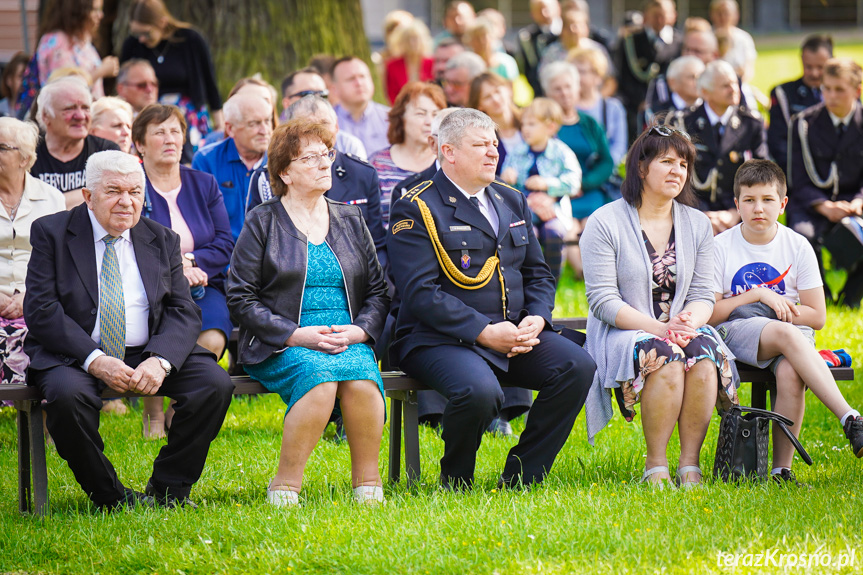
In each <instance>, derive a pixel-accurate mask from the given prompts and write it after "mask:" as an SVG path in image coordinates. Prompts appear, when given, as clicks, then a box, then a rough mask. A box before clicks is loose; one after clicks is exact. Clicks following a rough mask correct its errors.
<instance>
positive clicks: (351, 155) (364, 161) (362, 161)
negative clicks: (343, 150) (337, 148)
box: [344, 154, 374, 168]
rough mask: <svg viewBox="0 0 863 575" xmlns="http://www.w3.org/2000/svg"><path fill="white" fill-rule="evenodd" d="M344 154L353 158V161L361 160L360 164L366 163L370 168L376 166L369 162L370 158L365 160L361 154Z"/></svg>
mask: <svg viewBox="0 0 863 575" xmlns="http://www.w3.org/2000/svg"><path fill="white" fill-rule="evenodd" d="M344 155H345V156H347V157H349V158H350V159H352V160H353V161H355V162H359V163H360V164H365V165H366V166H368V167H370V168H374V166H373V165H371V164H370V163H369V162H368V160H364V159H362V158H360V157H359V156H355V155H353V154H344Z"/></svg>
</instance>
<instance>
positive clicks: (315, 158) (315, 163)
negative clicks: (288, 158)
mask: <svg viewBox="0 0 863 575" xmlns="http://www.w3.org/2000/svg"><path fill="white" fill-rule="evenodd" d="M324 158H327V159H328V160H329V161H330V163H331V164H332V163H333V160H335V159H336V151H335V150H333V149H332V148H330V149H329V150H327V151H326V152H324V153H322V154H309V155H308V156H303V157H302V158H296V159H294V160H292V161H294V162H303V163H304V164H306V165H307V166H308V167H310V168H317V167H319V166H320V165H321V160H323V159H324Z"/></svg>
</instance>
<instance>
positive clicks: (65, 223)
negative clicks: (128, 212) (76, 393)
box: [24, 204, 212, 370]
mask: <svg viewBox="0 0 863 575" xmlns="http://www.w3.org/2000/svg"><path fill="white" fill-rule="evenodd" d="M87 210H88V208H87V205H86V204H81V205H80V206H78V207H76V208H74V209H72V210H71V211H68V212H59V213H56V214H51V215H50V216H45V217H42V218H39V219H38V220H36V221H35V222H33V227H32V228H31V232H30V241H31V243H32V244H33V253H32V255H31V256H30V265H29V266H28V268H27V293H26V295H25V296H24V317H25V319H26V321H27V327H28V329H29V334H28V336H27V339H26V340H25V342H24V351H25V352H26V353H27V355H28V356H30V367H31V369H49V368H52V367H56V366H60V365H69V366H71V365H76V364H77V365H83V364H84V361H85V360H86V359H87V357H88V356H89V355H90V354H91V353H92V352H93V351H94V350H96V349H97V348H98V346H97V345H96V342H94V341H93V340H92V339H91V338H90V334H91V333H92V331H93V329H94V328H95V327H96V313H97V311H98V306H99V271H98V270H97V269H96V248H95V244H94V242H93V226H92V225H91V224H90V218H89V216H88V215H87ZM130 235H131V239H132V245H133V246H134V250H135V258H136V259H137V261H138V269H139V270H140V273H141V280H142V281H143V283H144V290H145V291H146V292H147V301H148V303H149V304H150V313H149V316H148V318H147V325H148V333H149V335H150V340H149V341H148V342H147V344H146V346H145V347H144V355H145V356H146V355H148V354H156V355H160V356H162V357H164V358H165V359H167V360H168V361H170V362H171V365H173V366H174V367H175V368H176V369H178V370H180V369H182V366H183V363H184V362H185V361H186V358H187V357H188V356H189V354H190V353H193V352H194V353H207V354H209V353H210V352H208V351H207V350H205V349H204V348H202V347H199V346H197V345H196V343H195V342H196V340H197V338H198V334H200V333H201V310H200V309H199V308H198V306H197V305H196V304H195V302H194V301H193V300H192V296H191V294H190V292H189V282H188V280H186V276H185V275H183V263H182V260H181V256H180V236H178V235H177V234H176V233H174V232H173V231H171V230H169V229H168V228H166V227H165V226H163V225H161V224H159V223H157V222H154V221H152V220H150V219H147V218H141V219H140V221H139V222H138V223H137V224H136V225H135V227H133V228H132V229H131V234H130ZM210 355H212V354H210Z"/></svg>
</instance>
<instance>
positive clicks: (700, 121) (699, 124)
mask: <svg viewBox="0 0 863 575" xmlns="http://www.w3.org/2000/svg"><path fill="white" fill-rule="evenodd" d="M695 127H696V128H698V131H701V130H703V129H704V128H705V127H707V120H705V119H704V118H698V120H696V121H695Z"/></svg>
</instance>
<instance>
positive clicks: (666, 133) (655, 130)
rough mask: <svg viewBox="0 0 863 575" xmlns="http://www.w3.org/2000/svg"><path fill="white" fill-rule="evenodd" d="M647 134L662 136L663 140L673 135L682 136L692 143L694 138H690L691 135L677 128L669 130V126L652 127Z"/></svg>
mask: <svg viewBox="0 0 863 575" xmlns="http://www.w3.org/2000/svg"><path fill="white" fill-rule="evenodd" d="M647 133H648V134H656V135H657V136H662V137H663V138H668V137H670V136H671V135H672V134H680V135H681V136H683V137H684V138H686V139H687V140H688V141H690V142H691V141H692V138H690V137H689V134H687V133H686V132H684V131H683V130H677V129H675V128H669V127H668V126H660V125H656V126H651V127H650V129H649V130H648V131H647Z"/></svg>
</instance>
